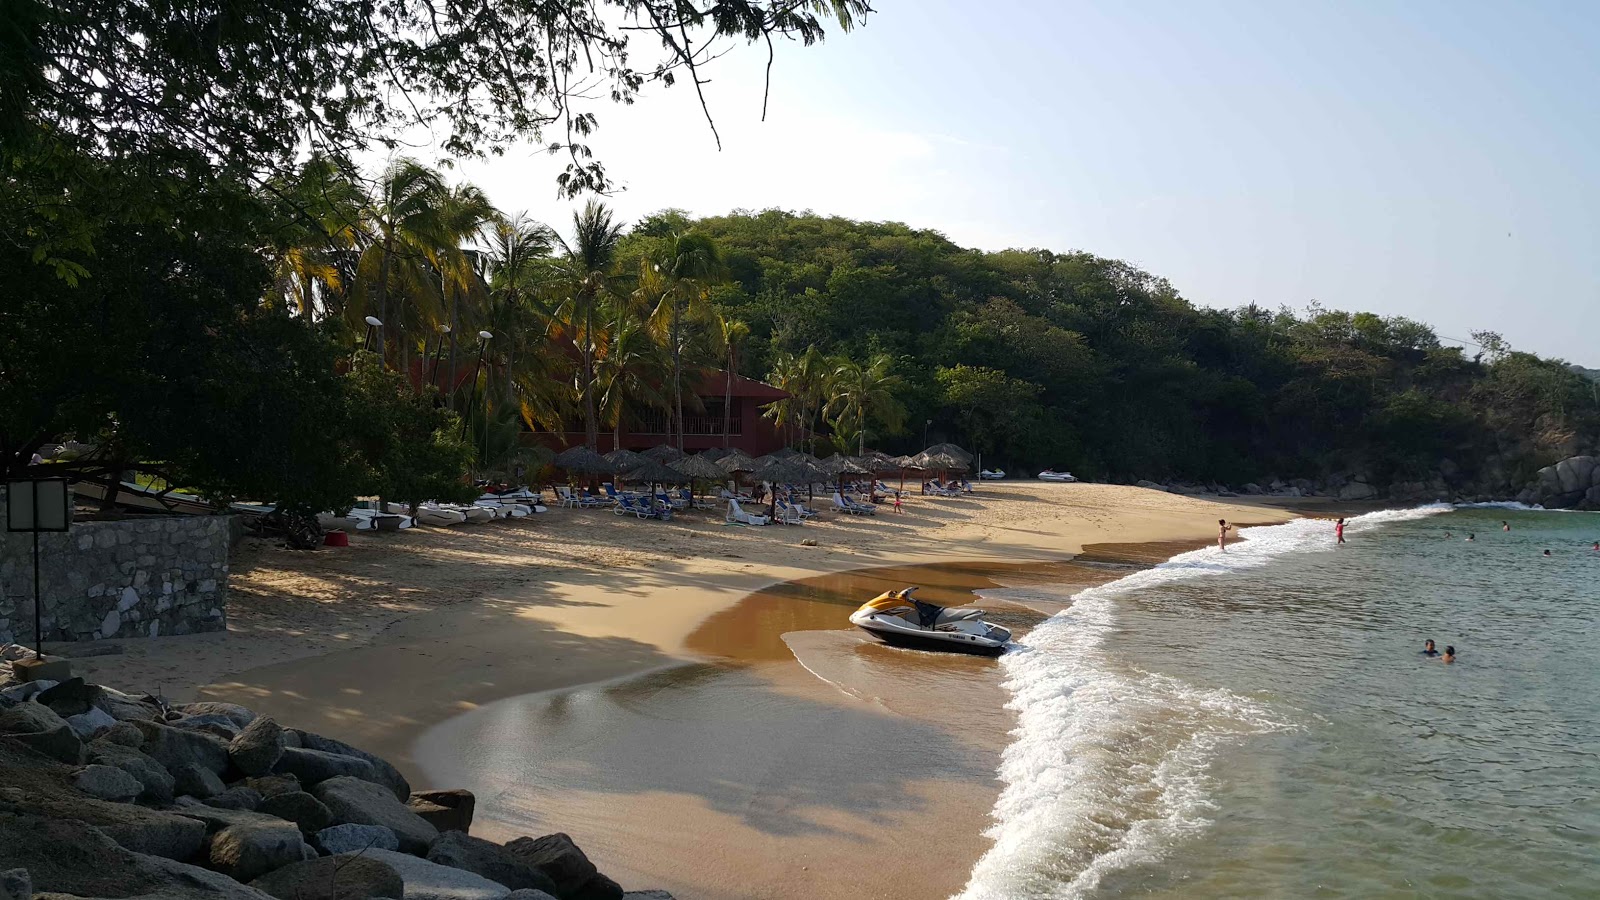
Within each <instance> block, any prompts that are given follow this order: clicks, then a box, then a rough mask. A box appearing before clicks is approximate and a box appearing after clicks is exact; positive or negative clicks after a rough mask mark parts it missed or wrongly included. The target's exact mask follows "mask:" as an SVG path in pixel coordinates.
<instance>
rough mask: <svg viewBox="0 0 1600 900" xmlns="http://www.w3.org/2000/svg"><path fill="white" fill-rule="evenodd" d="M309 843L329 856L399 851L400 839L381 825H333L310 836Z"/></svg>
mask: <svg viewBox="0 0 1600 900" xmlns="http://www.w3.org/2000/svg"><path fill="white" fill-rule="evenodd" d="M311 841H312V843H314V844H316V846H317V847H318V848H319V849H321V850H322V852H323V853H326V854H328V855H329V856H337V855H339V854H340V853H361V852H363V851H366V850H399V849H400V839H399V838H397V837H395V836H394V832H393V831H391V830H390V829H388V828H384V827H383V826H382V825H334V826H332V827H330V828H324V829H322V830H321V831H319V832H317V833H316V834H314V835H312V837H311Z"/></svg>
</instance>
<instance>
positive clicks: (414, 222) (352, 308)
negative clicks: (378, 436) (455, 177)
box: [346, 158, 451, 367]
mask: <svg viewBox="0 0 1600 900" xmlns="http://www.w3.org/2000/svg"><path fill="white" fill-rule="evenodd" d="M448 194H449V191H448V190H447V189H446V188H445V185H444V182H443V181H442V180H441V179H440V177H439V173H438V172H436V171H434V170H433V169H430V168H428V167H427V166H424V165H422V164H421V163H419V162H417V161H416V160H413V159H406V158H400V159H397V160H395V161H394V162H393V163H391V164H390V166H389V168H388V169H387V170H385V171H384V174H383V177H382V178H381V179H380V180H379V182H378V188H377V192H376V194H375V195H374V196H373V197H371V198H369V200H368V203H367V208H366V209H365V210H363V216H362V219H363V221H362V224H361V229H362V231H363V232H364V236H365V239H366V247H365V248H364V249H363V250H362V252H361V256H360V259H359V260H358V261H357V264H356V278H357V281H356V290H355V293H354V299H355V302H354V303H352V304H349V305H348V306H347V307H346V315H347V316H353V317H356V321H353V322H351V323H350V324H351V326H352V327H354V328H356V329H357V330H359V329H360V325H359V324H358V323H359V321H360V316H362V315H364V314H369V313H368V312H367V311H368V310H369V309H370V310H371V311H372V312H371V313H370V314H371V315H376V316H377V318H378V320H379V321H380V322H382V323H383V324H382V325H380V326H378V346H379V347H383V348H385V355H387V353H388V351H387V348H388V347H389V344H390V339H391V338H392V339H393V344H394V353H395V355H396V356H397V358H398V359H399V363H400V365H401V366H402V367H403V366H404V365H405V356H406V354H405V350H404V341H403V339H402V334H403V331H404V325H403V323H402V320H403V319H404V318H406V315H405V313H406V312H407V311H408V310H409V309H410V308H413V307H416V306H422V307H425V308H428V309H429V310H431V311H434V312H436V311H437V308H438V301H439V287H438V280H437V278H436V276H435V273H434V269H433V267H432V264H431V256H432V255H433V253H434V252H435V251H436V250H437V249H438V248H439V247H441V246H442V245H444V244H446V243H449V242H450V240H451V238H450V236H449V235H448V233H447V230H446V228H445V227H444V222H443V217H442V216H441V208H442V207H443V206H444V203H445V198H446V196H447V195H448ZM408 300H409V301H410V302H409V304H408V303H407V301H408ZM391 306H392V307H393V309H391ZM435 317H436V316H435Z"/></svg>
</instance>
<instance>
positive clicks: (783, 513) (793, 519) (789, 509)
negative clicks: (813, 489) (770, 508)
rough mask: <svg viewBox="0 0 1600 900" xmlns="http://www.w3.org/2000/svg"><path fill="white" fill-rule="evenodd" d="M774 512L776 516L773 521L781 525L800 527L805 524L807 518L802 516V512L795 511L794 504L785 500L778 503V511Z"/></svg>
mask: <svg viewBox="0 0 1600 900" xmlns="http://www.w3.org/2000/svg"><path fill="white" fill-rule="evenodd" d="M774 512H775V513H776V516H775V517H774V518H773V521H775V522H777V523H778V524H779V525H800V524H803V523H804V522H805V516H802V515H801V514H800V510H798V509H795V508H794V504H792V503H789V502H788V501H785V500H779V501H778V506H777V509H776V510H774Z"/></svg>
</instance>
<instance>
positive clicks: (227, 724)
mask: <svg viewBox="0 0 1600 900" xmlns="http://www.w3.org/2000/svg"><path fill="white" fill-rule="evenodd" d="M167 724H168V725H170V726H172V727H173V728H183V729H185V730H188V731H203V732H205V733H206V734H209V735H214V736H216V737H219V738H221V739H222V740H223V741H224V742H227V741H231V740H233V739H234V738H236V737H238V736H239V732H240V731H242V730H243V729H241V728H240V727H239V726H238V725H235V724H234V722H233V720H232V719H230V718H228V717H227V716H224V715H218V714H216V713H209V714H207V715H203V716H179V717H177V718H175V719H173V718H169V719H167Z"/></svg>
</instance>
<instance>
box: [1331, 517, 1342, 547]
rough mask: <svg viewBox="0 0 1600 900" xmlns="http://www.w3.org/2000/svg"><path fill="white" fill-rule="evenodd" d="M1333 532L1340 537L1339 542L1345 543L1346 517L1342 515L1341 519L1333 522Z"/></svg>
mask: <svg viewBox="0 0 1600 900" xmlns="http://www.w3.org/2000/svg"><path fill="white" fill-rule="evenodd" d="M1333 534H1334V536H1335V537H1337V538H1338V539H1339V543H1341V544H1342V543H1344V518H1343V517H1341V518H1340V519H1339V521H1337V522H1335V523H1333Z"/></svg>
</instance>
